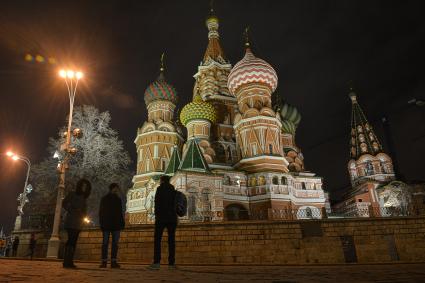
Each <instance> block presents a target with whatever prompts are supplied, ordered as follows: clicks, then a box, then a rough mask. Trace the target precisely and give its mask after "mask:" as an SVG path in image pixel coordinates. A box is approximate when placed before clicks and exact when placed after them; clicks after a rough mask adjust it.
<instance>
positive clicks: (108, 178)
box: [28, 105, 133, 221]
mask: <svg viewBox="0 0 425 283" xmlns="http://www.w3.org/2000/svg"><path fill="white" fill-rule="evenodd" d="M110 122H111V116H110V114H109V112H108V111H105V112H99V110H98V109H97V108H95V107H94V106H90V105H84V106H80V107H76V108H75V109H74V118H73V123H72V126H73V128H80V129H81V130H82V133H83V135H82V137H81V138H72V142H71V144H72V146H73V147H75V148H76V149H77V152H76V154H75V155H73V156H72V158H71V160H70V168H69V170H67V173H66V192H69V190H72V189H73V187H74V184H75V183H76V182H77V180H78V179H80V178H86V179H88V180H89V181H90V182H91V183H92V192H91V195H90V198H89V199H88V206H89V216H90V217H91V218H92V219H93V220H95V221H97V211H98V206H99V202H100V198H101V197H102V196H103V195H104V194H106V193H107V191H108V186H109V184H110V183H113V182H115V183H119V184H120V186H121V188H122V189H123V192H122V195H123V198H124V197H125V195H126V191H127V189H128V188H129V187H130V182H131V176H132V175H133V174H132V172H131V171H130V170H129V165H130V163H131V160H130V157H129V154H128V153H127V152H126V151H125V150H124V147H123V143H122V141H121V140H120V139H119V138H118V133H117V132H116V131H115V130H113V129H112V128H111V127H110ZM65 129H66V128H65V127H63V128H62V129H60V131H59V137H58V138H50V141H49V146H48V149H47V151H48V154H49V156H48V157H47V158H46V159H45V160H43V161H42V162H40V163H39V164H37V165H35V166H33V169H32V172H31V181H32V183H33V186H34V187H35V192H34V195H33V196H32V197H31V198H32V199H31V201H30V205H28V210H29V211H31V212H30V213H40V211H41V210H46V209H48V210H49V211H44V213H46V214H48V213H53V210H51V209H52V208H53V207H54V201H55V195H56V193H57V185H58V174H57V171H56V166H57V163H58V161H57V160H56V159H54V158H53V154H54V152H55V151H57V152H59V155H63V152H60V144H61V143H62V142H63V141H64V137H63V136H62V133H63V132H64V131H65ZM40 206H43V207H40ZM50 210H51V211H50Z"/></svg>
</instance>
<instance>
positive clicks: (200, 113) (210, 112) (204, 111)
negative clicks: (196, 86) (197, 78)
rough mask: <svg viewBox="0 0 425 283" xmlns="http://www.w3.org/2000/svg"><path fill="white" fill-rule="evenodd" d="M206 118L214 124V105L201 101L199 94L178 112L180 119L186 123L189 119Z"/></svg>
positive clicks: (215, 115) (215, 114)
mask: <svg viewBox="0 0 425 283" xmlns="http://www.w3.org/2000/svg"><path fill="white" fill-rule="evenodd" d="M197 119H200V120H208V121H210V122H211V123H212V124H214V123H215V122H216V120H217V113H216V110H215V108H214V106H213V105H212V104H211V103H209V102H206V101H203V100H202V98H201V96H200V95H199V94H197V95H195V97H194V98H193V101H192V102H190V103H189V104H186V106H184V107H183V109H182V111H181V113H180V121H181V122H182V124H183V125H185V126H186V125H187V123H189V122H190V121H191V120H197Z"/></svg>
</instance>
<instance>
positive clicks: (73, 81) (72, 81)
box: [47, 70, 83, 258]
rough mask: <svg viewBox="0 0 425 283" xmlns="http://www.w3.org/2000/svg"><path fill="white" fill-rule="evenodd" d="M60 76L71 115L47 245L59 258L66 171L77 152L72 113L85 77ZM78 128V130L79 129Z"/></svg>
mask: <svg viewBox="0 0 425 283" xmlns="http://www.w3.org/2000/svg"><path fill="white" fill-rule="evenodd" d="M59 76H60V77H61V78H62V79H64V81H65V84H66V87H67V90H68V96H69V116H68V130H67V132H66V134H65V142H64V143H63V144H61V148H60V149H61V151H63V152H64V155H63V159H62V160H60V162H59V165H58V171H59V185H58V195H57V198H56V208H55V217H54V221H53V229H52V235H51V236H50V239H49V243H48V247H47V257H48V258H57V257H58V252H59V246H60V239H59V225H60V221H61V211H62V199H63V194H64V191H65V172H66V169H68V167H69V164H68V163H69V157H70V154H74V153H75V148H72V147H71V125H72V114H73V110H74V100H75V94H76V92H77V86H78V82H79V80H80V79H82V78H83V73H82V72H80V71H78V72H76V71H74V70H60V71H59ZM77 130H78V131H77ZM73 134H74V135H80V134H81V131H80V130H79V129H76V131H74V132H73Z"/></svg>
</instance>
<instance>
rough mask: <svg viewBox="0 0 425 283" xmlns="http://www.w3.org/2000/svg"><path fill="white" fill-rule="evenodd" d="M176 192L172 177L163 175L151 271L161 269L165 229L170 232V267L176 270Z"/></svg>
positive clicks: (156, 201)
mask: <svg viewBox="0 0 425 283" xmlns="http://www.w3.org/2000/svg"><path fill="white" fill-rule="evenodd" d="M175 196H176V190H175V189H174V186H173V185H171V184H170V177H169V176H166V175H163V176H161V178H160V186H159V187H158V188H157V189H156V194H155V233H154V259H153V264H151V266H150V269H159V267H160V263H161V240H162V234H163V232H164V229H165V228H167V232H168V266H169V267H170V268H175V249H176V243H175V235H176V228H177V214H176V208H175Z"/></svg>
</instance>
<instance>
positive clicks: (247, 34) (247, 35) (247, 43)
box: [244, 26, 250, 48]
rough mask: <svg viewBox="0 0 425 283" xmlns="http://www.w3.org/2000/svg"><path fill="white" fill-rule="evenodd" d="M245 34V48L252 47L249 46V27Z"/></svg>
mask: <svg viewBox="0 0 425 283" xmlns="http://www.w3.org/2000/svg"><path fill="white" fill-rule="evenodd" d="M244 34H245V47H246V48H249V47H250V44H249V26H247V27H246V28H245V32H244Z"/></svg>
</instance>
